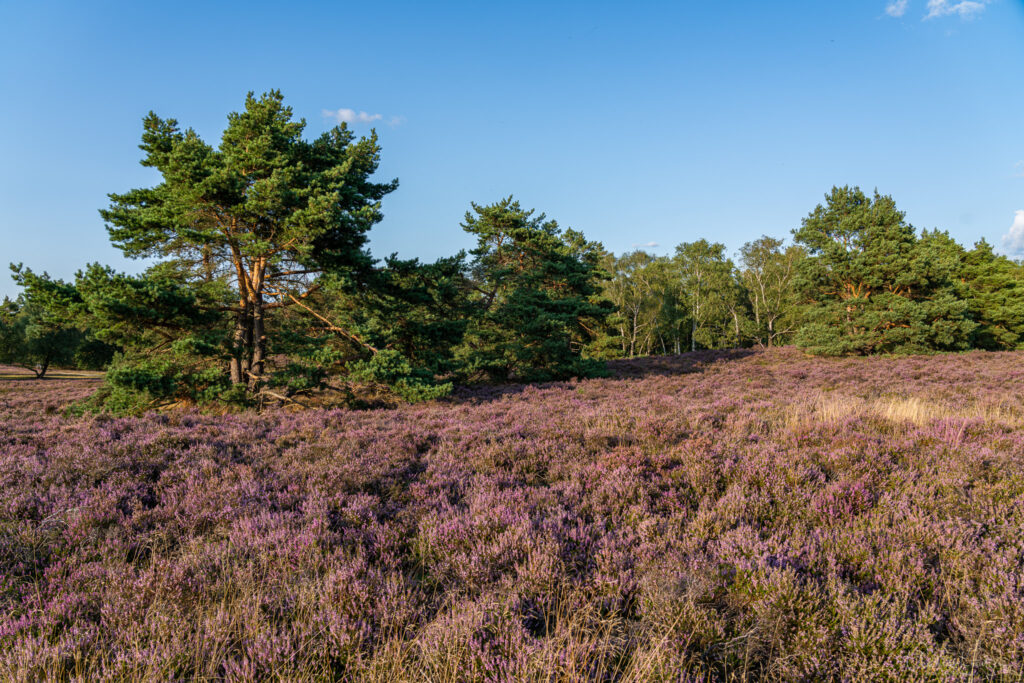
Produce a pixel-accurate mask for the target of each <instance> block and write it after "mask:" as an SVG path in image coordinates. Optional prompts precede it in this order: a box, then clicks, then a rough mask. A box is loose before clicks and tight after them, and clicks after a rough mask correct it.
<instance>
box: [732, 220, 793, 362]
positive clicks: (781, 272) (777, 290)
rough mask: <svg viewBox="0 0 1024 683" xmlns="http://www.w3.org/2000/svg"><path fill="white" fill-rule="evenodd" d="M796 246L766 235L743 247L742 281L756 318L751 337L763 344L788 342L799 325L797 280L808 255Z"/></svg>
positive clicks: (771, 344)
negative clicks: (788, 245) (784, 244)
mask: <svg viewBox="0 0 1024 683" xmlns="http://www.w3.org/2000/svg"><path fill="white" fill-rule="evenodd" d="M804 256H805V254H804V250H803V249H802V248H801V247H799V246H796V245H793V246H790V247H787V248H785V249H784V248H783V242H782V240H780V239H775V238H774V237H768V236H762V237H761V238H760V239H757V240H754V241H752V242H747V243H746V244H744V245H743V247H742V248H740V261H741V265H742V270H741V271H740V280H741V282H742V285H743V288H744V290H745V294H746V297H747V301H749V303H750V312H751V316H752V317H753V320H752V321H751V323H752V325H751V326H750V330H751V336H752V337H753V339H754V340H755V341H756V342H757V343H758V344H760V345H761V346H766V347H770V346H776V345H778V344H780V343H785V341H786V340H788V339H789V338H790V337H791V335H792V334H793V333H794V332H795V331H796V329H797V328H798V327H799V323H800V317H799V310H798V309H799V298H798V296H797V291H796V288H795V287H794V282H795V279H796V275H797V272H798V270H799V267H800V261H801V260H802V259H803V258H804Z"/></svg>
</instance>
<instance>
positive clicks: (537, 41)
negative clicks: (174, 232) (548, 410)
mask: <svg viewBox="0 0 1024 683" xmlns="http://www.w3.org/2000/svg"><path fill="white" fill-rule="evenodd" d="M0 86H2V89H0V92H3V93H4V99H3V102H2V103H0V203H2V210H0V264H4V265H5V264H6V263H7V262H10V261H21V262H24V263H25V264H26V265H29V266H31V267H32V268H34V269H37V270H46V271H48V272H50V273H51V274H52V275H55V276H58V277H65V278H68V277H72V276H73V274H74V271H75V270H76V269H77V268H79V267H81V266H82V265H84V264H85V263H87V262H89V261H101V262H104V263H109V264H112V265H114V266H116V267H118V268H122V269H127V270H138V269H139V268H140V264H138V263H136V262H130V261H126V260H124V259H122V258H121V257H120V254H119V252H117V251H116V250H115V249H113V248H112V247H111V246H110V245H109V242H108V240H107V235H106V231H105V230H104V228H103V223H102V221H101V219H100V217H99V215H98V213H97V209H99V208H101V207H104V206H105V205H106V194H107V193H109V192H121V191H124V190H127V189H129V188H131V187H139V186H146V185H151V184H154V183H155V182H157V177H156V176H155V174H154V172H153V171H152V170H150V169H144V168H142V167H141V166H139V164H138V159H139V154H140V153H139V150H138V149H137V147H136V145H137V144H138V142H139V135H140V132H141V118H142V116H144V115H145V114H146V112H147V111H149V110H154V111H156V112H157V113H158V114H160V115H161V116H165V117H175V118H177V119H178V120H179V121H181V123H182V124H183V125H186V126H192V127H194V128H196V129H197V130H198V131H199V133H200V134H201V135H202V136H203V137H204V138H206V139H207V140H208V141H211V142H216V141H217V140H218V139H219V136H220V132H221V130H222V129H223V126H224V123H225V116H226V114H227V112H229V111H233V110H236V109H239V108H240V107H241V106H242V102H243V99H244V96H245V93H246V92H247V91H249V90H253V91H256V92H262V91H265V90H268V89H272V88H279V89H281V90H282V91H283V92H284V95H285V99H286V102H288V103H289V104H290V105H291V106H292V107H293V108H294V110H295V113H296V114H297V115H298V116H301V117H304V118H305V119H306V120H307V122H308V129H307V130H308V133H309V135H315V134H318V133H320V132H321V131H322V130H325V129H326V128H328V127H330V126H331V125H333V123H334V122H335V120H336V119H337V117H338V116H341V117H343V118H353V119H354V120H353V122H352V124H351V125H352V126H353V128H354V129H355V130H356V131H357V132H368V131H369V129H370V128H371V127H375V128H376V129H377V131H378V133H379V135H380V138H381V144H382V147H383V152H382V164H381V169H380V174H381V177H382V178H392V177H398V178H399V180H400V183H401V184H400V187H399V189H398V190H397V191H396V192H394V193H393V194H392V195H390V196H389V197H388V198H386V199H385V202H384V212H385V215H386V218H385V220H384V222H383V223H381V224H380V225H378V226H377V227H376V228H374V230H373V232H372V234H371V248H372V250H373V252H374V253H375V254H376V255H378V256H384V255H386V254H388V253H390V252H393V251H397V252H398V253H399V254H400V255H402V256H404V257H412V256H418V257H421V258H425V259H433V258H436V257H438V256H442V255H446V254H450V253H452V252H454V251H456V250H458V249H459V248H463V247H468V246H470V242H469V240H468V237H467V235H465V234H464V233H463V232H462V230H461V229H460V227H459V222H460V221H461V219H462V216H463V214H464V213H465V211H466V209H468V208H469V204H470V202H471V201H476V202H478V203H487V202H491V201H494V200H497V199H499V198H501V197H502V196H505V195H508V194H515V195H516V197H517V198H518V199H519V200H520V201H521V202H522V203H523V204H524V205H527V206H532V207H536V208H538V209H539V210H542V211H544V212H546V213H547V214H548V216H549V217H552V218H556V219H557V220H558V221H559V222H560V223H561V224H562V225H563V226H571V227H574V228H577V229H580V230H582V231H584V233H586V234H587V235H588V237H590V238H592V239H597V240H600V241H602V242H603V243H604V244H605V246H606V247H608V248H609V249H611V250H613V251H615V252H623V251H628V250H630V249H632V248H634V247H636V246H640V245H647V244H656V245H658V246H655V247H650V250H651V251H654V252H659V253H666V252H668V251H670V250H671V249H672V248H673V247H674V245H676V244H678V243H680V242H683V241H689V240H693V239H697V238H699V237H708V238H711V239H714V240H718V241H721V242H724V243H725V244H726V245H727V247H728V249H729V252H730V253H733V252H735V250H737V249H738V248H739V247H740V245H742V244H743V243H744V242H745V241H747V240H750V239H754V238H756V237H758V236H760V235H761V234H770V235H775V236H780V237H783V236H788V235H789V232H790V230H791V229H792V228H794V227H796V226H798V225H799V223H800V219H801V218H802V217H803V216H805V215H806V214H807V213H808V212H809V211H810V210H811V209H812V208H813V207H814V206H815V204H817V203H818V202H819V201H821V199H822V197H823V195H824V193H825V192H826V191H827V190H828V189H829V188H830V187H831V186H832V185H834V184H839V185H842V184H851V185H853V184H856V185H860V186H861V187H862V188H864V189H865V190H870V189H873V188H875V187H877V188H878V189H879V190H880V191H881V192H883V193H886V194H891V195H893V197H894V198H895V199H896V202H897V205H898V206H899V207H901V208H902V209H903V210H904V211H906V212H907V218H908V220H909V221H910V222H911V223H913V224H914V225H915V226H916V227H918V228H935V227H937V228H940V229H945V230H949V231H950V232H951V233H952V234H953V235H954V236H955V237H956V238H957V239H959V240H960V241H962V242H964V243H966V244H971V243H973V242H974V241H975V240H977V239H979V238H981V237H985V238H987V239H988V240H989V241H990V242H993V243H994V244H997V245H998V244H1001V243H1002V241H1003V236H1004V235H1006V234H1008V233H1010V231H1011V230H1010V229H1011V225H1014V224H1015V221H1016V226H1017V227H1016V229H1015V231H1014V232H1013V234H1012V235H1011V238H1010V239H1009V240H1008V241H1007V242H1006V243H1005V244H1006V249H1007V250H1017V253H1019V254H1020V255H1024V2H1022V1H1021V0H991V1H989V2H985V1H982V0H978V1H970V0H968V1H963V0H907V1H906V2H902V1H900V0H897V1H896V2H890V1H889V0H857V1H856V2H821V1H820V0H814V1H806V2H763V1H761V2H725V1H723V2H715V3H709V2H673V3H668V2H665V3H655V2H632V3H628V4H627V3H608V2H550V3H546V2H535V3H534V2H521V3H515V4H511V3H507V4H506V3H497V2H494V3H479V2H476V3H469V2H467V3H455V2H449V3H437V4H433V3H412V2H409V3H405V2H391V3H387V2H375V3H366V2H361V3H344V2H323V3H294V4H292V5H287V6H286V5H285V4H284V3H279V2H275V3H261V2H245V3H228V2H224V3H187V2H179V3H172V4H166V3H159V4H158V3H139V2H134V3H127V2H125V3H120V2H89V3H71V2H58V3H52V2H33V3H28V2H18V3H15V2H10V1H9V0H0ZM339 110H351V112H348V111H341V112H340V114H339ZM325 112H334V115H333V118H332V117H331V116H327V115H325ZM360 112H365V116H362V117H360ZM360 118H368V119H372V120H371V121H368V122H364V121H361V120H360ZM15 291H16V290H15V287H14V285H13V283H11V281H10V279H9V277H7V275H6V273H2V274H0V296H2V295H4V294H14V293H15Z"/></svg>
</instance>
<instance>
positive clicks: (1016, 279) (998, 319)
mask: <svg viewBox="0 0 1024 683" xmlns="http://www.w3.org/2000/svg"><path fill="white" fill-rule="evenodd" d="M962 275H963V280H964V281H965V283H966V286H967V293H966V297H967V302H968V305H969V306H970V309H971V311H972V312H973V313H974V316H975V320H976V321H977V323H978V328H977V329H976V330H975V333H974V345H975V346H977V347H978V348H982V349H992V350H997V349H1018V348H1021V346H1022V344H1024V269H1022V268H1021V265H1020V264H1018V263H1014V262H1013V261H1011V260H1010V259H1008V258H1006V257H1005V256H998V255H996V254H995V253H993V251H992V247H991V245H989V244H988V242H986V241H985V240H982V241H980V242H978V243H977V244H975V245H974V249H972V250H971V251H967V252H965V253H964V254H963V265H962Z"/></svg>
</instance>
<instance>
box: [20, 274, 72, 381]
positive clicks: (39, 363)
mask: <svg viewBox="0 0 1024 683" xmlns="http://www.w3.org/2000/svg"><path fill="white" fill-rule="evenodd" d="M11 269H12V270H13V271H14V279H15V282H17V283H18V284H19V285H21V286H22V287H24V288H25V290H24V291H23V292H22V294H21V295H20V296H19V297H18V299H17V300H16V301H11V300H10V299H7V298H5V299H4V301H3V304H2V305H0V363H7V364H10V365H17V366H19V367H22V368H25V369H27V370H31V371H32V372H33V373H34V374H35V376H36V378H38V379H42V378H43V377H45V376H46V372H47V371H48V370H49V369H50V368H51V367H52V366H55V365H64V366H68V365H72V364H74V361H75V357H76V354H77V352H78V349H79V347H80V346H81V345H82V343H83V342H84V341H85V338H86V335H85V333H84V331H83V330H81V329H79V328H77V327H75V326H74V324H73V323H72V322H71V320H70V319H69V318H68V317H66V316H63V315H61V314H60V312H59V310H57V309H56V306H57V305H58V304H59V303H60V302H61V300H62V299H64V298H66V297H68V296H74V287H72V286H70V285H67V284H65V283H63V282H61V281H59V280H51V279H50V278H49V277H48V276H47V275H45V274H44V275H42V276H37V275H35V274H34V273H32V272H31V271H27V270H24V269H22V267H21V266H20V265H18V266H11Z"/></svg>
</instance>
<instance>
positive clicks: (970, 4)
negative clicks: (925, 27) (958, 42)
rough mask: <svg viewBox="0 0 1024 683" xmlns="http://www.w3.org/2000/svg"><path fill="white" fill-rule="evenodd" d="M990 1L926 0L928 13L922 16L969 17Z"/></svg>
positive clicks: (982, 8)
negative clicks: (955, 0)
mask: <svg viewBox="0 0 1024 683" xmlns="http://www.w3.org/2000/svg"><path fill="white" fill-rule="evenodd" d="M990 2H992V0H960V1H959V2H954V1H953V0H928V14H926V15H925V17H924V18H925V19H935V18H938V17H948V16H949V15H951V14H957V15H959V16H960V18H961V19H970V18H971V17H973V16H975V15H976V14H979V13H980V12H981V11H982V10H984V9H985V5H987V4H989V3H990Z"/></svg>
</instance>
